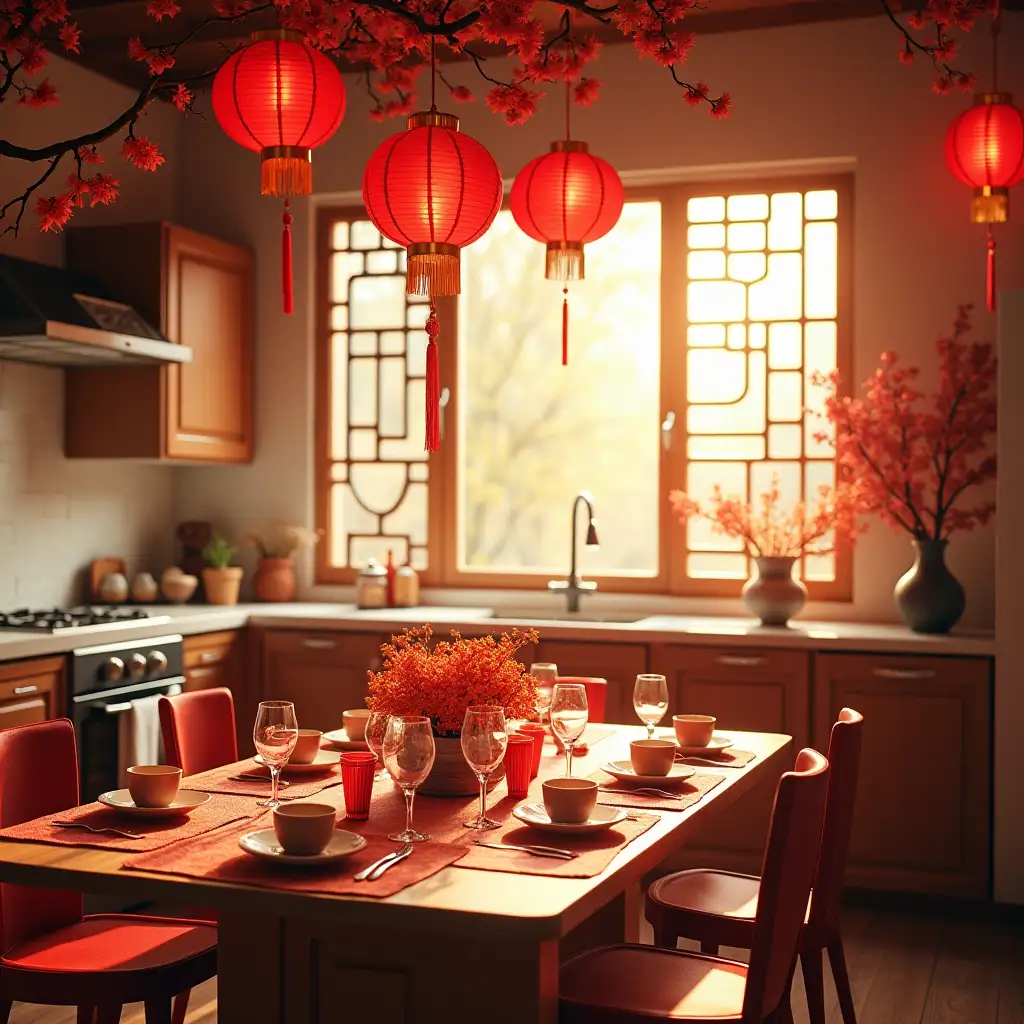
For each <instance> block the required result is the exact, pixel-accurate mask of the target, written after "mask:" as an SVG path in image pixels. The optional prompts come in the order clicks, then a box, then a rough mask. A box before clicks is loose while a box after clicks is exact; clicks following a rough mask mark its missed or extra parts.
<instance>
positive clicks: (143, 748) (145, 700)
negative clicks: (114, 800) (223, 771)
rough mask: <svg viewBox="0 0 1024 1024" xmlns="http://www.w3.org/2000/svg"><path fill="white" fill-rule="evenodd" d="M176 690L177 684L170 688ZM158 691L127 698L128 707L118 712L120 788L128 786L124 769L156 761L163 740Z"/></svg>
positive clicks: (155, 762)
mask: <svg viewBox="0 0 1024 1024" xmlns="http://www.w3.org/2000/svg"><path fill="white" fill-rule="evenodd" d="M173 692H174V693H180V692H181V687H180V686H176V687H174V688H173ZM159 700H160V696H159V695H158V694H154V695H153V696H152V697H141V698H139V699H138V700H133V701H132V702H131V705H132V707H131V710H130V711H123V712H121V717H120V720H119V722H118V735H117V777H118V779H119V780H120V781H119V785H120V786H121V787H122V788H127V786H128V769H129V768H130V767H131V766H132V765H135V764H160V763H161V759H162V758H163V742H162V740H161V737H160V713H159V710H158V707H157V701H159Z"/></svg>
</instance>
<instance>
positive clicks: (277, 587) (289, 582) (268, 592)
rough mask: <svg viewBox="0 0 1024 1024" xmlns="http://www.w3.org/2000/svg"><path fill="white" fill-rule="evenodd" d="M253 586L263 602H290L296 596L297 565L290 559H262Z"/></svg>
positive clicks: (253, 579)
mask: <svg viewBox="0 0 1024 1024" xmlns="http://www.w3.org/2000/svg"><path fill="white" fill-rule="evenodd" d="M252 585H253V589H254V590H255V591H256V596H257V597H258V598H259V599H260V600H261V601H290V600H291V599H292V598H293V597H294V596H295V564H294V563H293V562H292V560H291V559H290V558H261V559H260V560H259V562H258V563H257V565H256V574H255V575H254V576H253V578H252Z"/></svg>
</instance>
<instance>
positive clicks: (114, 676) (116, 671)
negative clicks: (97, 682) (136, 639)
mask: <svg viewBox="0 0 1024 1024" xmlns="http://www.w3.org/2000/svg"><path fill="white" fill-rule="evenodd" d="M103 678H104V679H109V680H110V681H111V682H115V683H116V682H117V680H119V679H123V678H124V662H123V661H122V660H121V659H120V658H107V663H106V664H105V665H104V666H103Z"/></svg>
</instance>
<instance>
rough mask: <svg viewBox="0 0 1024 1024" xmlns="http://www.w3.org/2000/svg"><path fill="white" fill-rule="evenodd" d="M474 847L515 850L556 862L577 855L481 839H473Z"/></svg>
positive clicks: (550, 847)
mask: <svg viewBox="0 0 1024 1024" xmlns="http://www.w3.org/2000/svg"><path fill="white" fill-rule="evenodd" d="M473 845H474V846H486V847H487V849H489V850H517V851H518V852H519V853H532V854H533V855H534V856H535V857H556V858H558V860H575V859H576V858H577V857H578V856H579V854H578V853H575V852H574V851H572V850H560V849H559V848H558V847H556V846H513V845H512V844H511V843H485V842H484V841H483V840H482V839H474V840H473Z"/></svg>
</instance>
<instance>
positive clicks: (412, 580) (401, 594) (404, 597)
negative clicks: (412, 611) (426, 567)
mask: <svg viewBox="0 0 1024 1024" xmlns="http://www.w3.org/2000/svg"><path fill="white" fill-rule="evenodd" d="M419 603H420V577H419V573H417V572H416V570H415V569H414V568H413V567H412V566H411V565H409V563H408V562H406V564H405V565H403V566H400V567H399V568H398V569H397V570H395V605H396V606H397V607H399V608H412V607H413V605H417V604H419Z"/></svg>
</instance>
